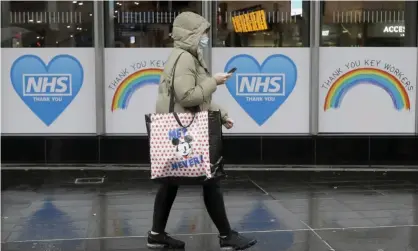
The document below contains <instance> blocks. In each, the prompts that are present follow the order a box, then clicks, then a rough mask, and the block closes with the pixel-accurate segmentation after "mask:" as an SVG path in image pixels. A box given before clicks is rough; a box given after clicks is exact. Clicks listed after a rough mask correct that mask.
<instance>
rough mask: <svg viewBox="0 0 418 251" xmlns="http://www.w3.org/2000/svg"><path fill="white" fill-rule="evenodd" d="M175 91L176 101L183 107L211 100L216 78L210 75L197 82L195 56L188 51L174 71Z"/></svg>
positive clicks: (181, 57)
mask: <svg viewBox="0 0 418 251" xmlns="http://www.w3.org/2000/svg"><path fill="white" fill-rule="evenodd" d="M174 74H175V75H174V83H172V84H174V92H175V95H176V102H177V103H179V104H180V105H181V106H183V107H193V106H197V105H201V104H203V103H204V102H205V101H207V100H210V98H211V96H212V93H214V92H215V91H216V87H217V84H216V80H215V79H214V78H213V77H208V78H207V79H205V80H204V81H203V82H201V83H200V84H196V75H197V72H196V65H195V62H194V58H193V57H192V56H191V55H189V54H188V53H184V54H183V55H181V56H180V59H179V60H178V62H177V66H176V69H175V73H174Z"/></svg>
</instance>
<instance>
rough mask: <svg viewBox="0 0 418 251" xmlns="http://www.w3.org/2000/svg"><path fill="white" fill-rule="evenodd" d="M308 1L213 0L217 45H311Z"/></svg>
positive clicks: (215, 40) (215, 43)
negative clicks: (214, 0) (218, 0)
mask: <svg viewBox="0 0 418 251" xmlns="http://www.w3.org/2000/svg"><path fill="white" fill-rule="evenodd" d="M309 6H310V3H309V1H302V0H292V1H268V2H257V1H220V2H214V8H213V12H214V13H213V15H214V17H213V18H212V21H213V26H214V27H215V28H214V29H212V30H213V46H214V47H308V46H309V20H310V19H309V15H310V13H309Z"/></svg>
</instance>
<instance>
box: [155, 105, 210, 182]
mask: <svg viewBox="0 0 418 251" xmlns="http://www.w3.org/2000/svg"><path fill="white" fill-rule="evenodd" d="M178 117H179V119H180V121H181V123H182V124H183V125H188V124H190V122H191V121H192V119H193V114H191V113H178ZM173 139H174V140H173ZM150 147H151V149H150V158H151V179H156V178H164V177H200V176H209V177H210V175H211V172H210V160H209V128H208V112H207V111H205V112H198V113H196V117H195V119H194V121H193V123H192V124H191V125H190V127H188V128H186V129H184V128H182V127H181V126H180V125H179V124H178V123H177V121H176V119H175V117H174V115H173V114H171V113H170V114H152V115H151V125H150Z"/></svg>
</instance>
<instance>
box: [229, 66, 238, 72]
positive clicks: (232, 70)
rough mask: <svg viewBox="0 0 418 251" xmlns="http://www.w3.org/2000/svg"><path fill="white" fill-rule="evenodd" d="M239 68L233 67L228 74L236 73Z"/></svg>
mask: <svg viewBox="0 0 418 251" xmlns="http://www.w3.org/2000/svg"><path fill="white" fill-rule="evenodd" d="M236 70H237V67H234V68H232V69H231V70H229V71H228V74H231V73H234V72H235V71H236Z"/></svg>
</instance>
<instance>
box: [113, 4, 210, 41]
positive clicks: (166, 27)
mask: <svg viewBox="0 0 418 251" xmlns="http://www.w3.org/2000/svg"><path fill="white" fill-rule="evenodd" d="M201 9H202V5H201V2H198V1H190V2H188V1H120V2H117V1H106V2H105V17H106V18H105V19H106V20H105V21H106V25H105V32H106V47H132V48H136V47H171V46H172V44H173V42H172V39H171V37H170V33H171V29H172V23H173V20H174V18H175V17H176V16H177V15H178V14H179V13H181V12H183V11H192V12H195V13H198V14H201Z"/></svg>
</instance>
